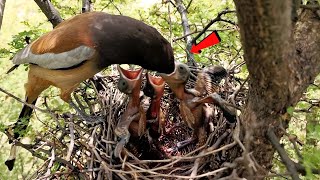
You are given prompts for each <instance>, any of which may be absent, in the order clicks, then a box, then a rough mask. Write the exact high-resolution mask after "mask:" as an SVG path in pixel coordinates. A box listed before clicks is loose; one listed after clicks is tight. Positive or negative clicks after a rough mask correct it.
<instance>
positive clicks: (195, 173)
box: [190, 131, 229, 178]
mask: <svg viewBox="0 0 320 180" xmlns="http://www.w3.org/2000/svg"><path fill="white" fill-rule="evenodd" d="M228 135H229V132H228V131H226V132H224V133H223V134H222V135H221V136H220V137H219V138H218V139H217V141H216V143H214V145H212V146H211V148H212V149H216V148H218V146H219V145H220V144H221V142H222V140H223V139H225V138H226V137H227V136H228ZM207 151H208V149H205V150H203V151H202V152H201V153H200V154H204V153H206V152H207ZM200 161H201V158H197V159H196V160H195V161H194V166H193V167H192V169H193V170H192V173H191V175H190V176H191V178H195V177H196V176H197V173H198V167H199V165H200Z"/></svg>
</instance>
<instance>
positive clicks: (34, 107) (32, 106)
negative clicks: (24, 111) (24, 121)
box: [0, 87, 54, 116]
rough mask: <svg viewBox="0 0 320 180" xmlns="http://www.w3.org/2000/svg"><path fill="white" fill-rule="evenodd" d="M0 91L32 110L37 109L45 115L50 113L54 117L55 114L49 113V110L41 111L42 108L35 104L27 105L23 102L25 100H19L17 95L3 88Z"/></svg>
mask: <svg viewBox="0 0 320 180" xmlns="http://www.w3.org/2000/svg"><path fill="white" fill-rule="evenodd" d="M0 91H2V92H3V93H5V94H7V95H8V96H10V97H12V98H13V99H15V100H17V101H19V102H21V103H22V104H24V105H26V106H28V107H30V108H32V109H36V110H38V111H40V112H43V113H49V114H51V115H53V116H54V114H53V113H51V112H49V111H47V110H44V109H40V108H38V107H37V106H35V105H33V104H29V103H27V102H26V101H23V100H21V99H20V98H18V97H17V96H15V95H13V94H11V93H9V92H8V91H6V90H4V89H2V88H1V87H0Z"/></svg>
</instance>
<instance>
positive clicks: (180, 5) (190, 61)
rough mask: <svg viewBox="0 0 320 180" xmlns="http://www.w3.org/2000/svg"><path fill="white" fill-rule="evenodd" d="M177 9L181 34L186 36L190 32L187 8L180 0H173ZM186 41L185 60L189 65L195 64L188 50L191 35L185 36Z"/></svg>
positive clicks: (190, 43) (190, 44)
mask: <svg viewBox="0 0 320 180" xmlns="http://www.w3.org/2000/svg"><path fill="white" fill-rule="evenodd" d="M175 3H176V6H177V10H178V12H179V14H180V16H181V24H182V27H183V36H186V35H187V34H190V33H191V31H190V26H189V20H188V15H187V10H186V8H185V7H184V5H183V3H182V0H175ZM184 39H185V42H186V47H187V48H186V49H187V60H188V65H189V66H195V67H196V66H197V63H196V62H195V60H194V56H193V54H192V53H191V52H190V49H191V46H192V42H191V41H192V38H191V36H186V37H185V38H184Z"/></svg>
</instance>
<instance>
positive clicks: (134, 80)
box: [117, 65, 143, 96]
mask: <svg viewBox="0 0 320 180" xmlns="http://www.w3.org/2000/svg"><path fill="white" fill-rule="evenodd" d="M117 69H118V71H119V74H120V79H119V82H118V89H119V90H120V91H121V92H123V93H126V94H133V93H134V95H137V96H139V94H140V86H141V82H142V72H143V68H141V69H138V70H125V69H123V68H122V67H120V66H119V65H118V66H117Z"/></svg>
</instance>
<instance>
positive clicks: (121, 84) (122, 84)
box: [118, 79, 128, 92]
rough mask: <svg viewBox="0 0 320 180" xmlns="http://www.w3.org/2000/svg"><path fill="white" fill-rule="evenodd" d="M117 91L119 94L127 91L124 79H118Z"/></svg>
mask: <svg viewBox="0 0 320 180" xmlns="http://www.w3.org/2000/svg"><path fill="white" fill-rule="evenodd" d="M118 89H119V90H120V91H121V92H125V91H126V90H127V89H128V83H127V82H126V81H125V80H124V79H119V82H118Z"/></svg>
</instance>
